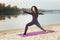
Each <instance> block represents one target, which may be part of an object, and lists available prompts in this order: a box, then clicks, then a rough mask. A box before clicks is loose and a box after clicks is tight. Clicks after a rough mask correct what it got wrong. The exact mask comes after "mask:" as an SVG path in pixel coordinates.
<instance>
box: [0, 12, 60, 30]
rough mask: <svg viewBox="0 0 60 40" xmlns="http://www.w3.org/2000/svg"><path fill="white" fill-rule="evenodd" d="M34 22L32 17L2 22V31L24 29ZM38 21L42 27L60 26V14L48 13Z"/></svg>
mask: <svg viewBox="0 0 60 40" xmlns="http://www.w3.org/2000/svg"><path fill="white" fill-rule="evenodd" d="M31 20H32V16H31V15H20V16H18V17H17V18H11V19H7V18H6V20H2V21H0V30H8V29H17V28H23V27H25V25H26V24H27V23H29V22H30V21H31ZM38 21H39V23H40V24H41V25H49V24H59V23H60V14H56V13H55V14H53V13H52V12H51V14H49V13H47V14H44V15H39V17H38Z"/></svg>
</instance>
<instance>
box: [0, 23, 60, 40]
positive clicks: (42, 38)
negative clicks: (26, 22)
mask: <svg viewBox="0 0 60 40" xmlns="http://www.w3.org/2000/svg"><path fill="white" fill-rule="evenodd" d="M43 28H44V29H46V30H54V31H55V32H53V33H47V34H39V35H36V36H29V37H21V36H17V34H21V33H23V32H24V28H19V29H11V30H3V31H0V40H48V39H49V40H57V39H59V40H60V24H52V25H43ZM39 30H40V31H41V29H39V28H38V27H36V26H33V27H29V29H28V32H34V31H39Z"/></svg>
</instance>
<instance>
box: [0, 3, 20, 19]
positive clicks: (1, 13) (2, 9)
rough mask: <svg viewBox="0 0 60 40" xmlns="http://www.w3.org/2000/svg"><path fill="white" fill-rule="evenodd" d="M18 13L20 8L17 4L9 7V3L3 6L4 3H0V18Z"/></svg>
mask: <svg viewBox="0 0 60 40" xmlns="http://www.w3.org/2000/svg"><path fill="white" fill-rule="evenodd" d="M19 14H20V9H19V8H17V6H13V7H11V5H8V6H5V4H4V3H3V4H1V3H0V20H3V19H5V17H8V18H11V16H12V17H17V16H18V15H19Z"/></svg>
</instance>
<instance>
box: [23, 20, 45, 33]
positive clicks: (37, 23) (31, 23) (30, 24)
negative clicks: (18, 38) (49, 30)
mask: <svg viewBox="0 0 60 40" xmlns="http://www.w3.org/2000/svg"><path fill="white" fill-rule="evenodd" d="M34 24H35V25H36V26H37V27H39V28H40V29H42V30H43V31H45V30H44V29H43V28H42V27H41V25H40V24H39V22H38V21H32V22H30V23H28V24H26V27H25V32H24V34H26V32H27V30H28V26H32V25H34Z"/></svg>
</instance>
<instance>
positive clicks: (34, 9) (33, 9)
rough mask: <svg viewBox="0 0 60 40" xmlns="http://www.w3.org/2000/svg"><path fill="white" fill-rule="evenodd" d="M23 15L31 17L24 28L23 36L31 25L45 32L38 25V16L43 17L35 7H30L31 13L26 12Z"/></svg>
mask: <svg viewBox="0 0 60 40" xmlns="http://www.w3.org/2000/svg"><path fill="white" fill-rule="evenodd" d="M24 13H28V14H31V15H32V18H33V19H32V21H31V22H30V23H28V24H26V27H25V32H24V35H26V32H27V30H28V26H32V25H33V24H35V25H37V27H39V28H40V29H42V30H43V31H44V32H46V30H44V29H43V28H42V27H41V25H40V24H39V22H38V20H37V18H38V15H39V14H40V15H43V14H42V13H38V9H37V7H36V6H32V7H31V12H26V11H24Z"/></svg>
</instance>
